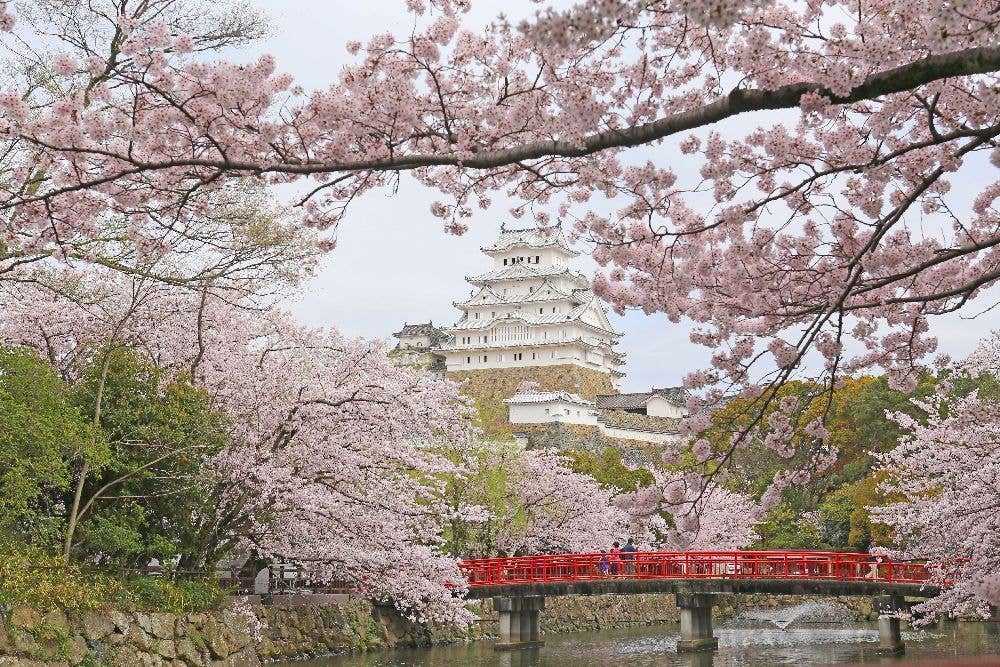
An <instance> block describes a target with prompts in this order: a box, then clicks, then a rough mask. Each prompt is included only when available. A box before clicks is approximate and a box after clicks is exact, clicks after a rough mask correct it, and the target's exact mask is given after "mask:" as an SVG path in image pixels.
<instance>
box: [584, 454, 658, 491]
mask: <svg viewBox="0 0 1000 667" xmlns="http://www.w3.org/2000/svg"><path fill="white" fill-rule="evenodd" d="M566 455H567V456H569V458H570V460H571V461H572V462H573V470H575V471H576V472H582V473H584V474H587V475H590V476H591V477H593V478H594V479H595V480H597V482H598V483H599V484H602V485H604V486H606V487H609V488H613V489H616V490H617V491H620V492H628V491H635V490H637V489H640V488H643V487H647V486H649V485H650V484H652V483H653V474H652V473H651V472H649V471H648V470H646V469H645V468H636V469H632V468H629V467H628V466H626V465H625V464H624V463H622V451H621V450H620V449H618V448H616V447H605V448H604V451H602V452H601V453H600V455H595V454H592V453H590V452H581V451H569V452H566Z"/></svg>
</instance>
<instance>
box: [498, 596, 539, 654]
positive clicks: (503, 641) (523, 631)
mask: <svg viewBox="0 0 1000 667" xmlns="http://www.w3.org/2000/svg"><path fill="white" fill-rule="evenodd" d="M542 609H545V597H544V596H541V595H527V596H523V597H496V598H493V610H494V611H496V612H497V614H498V615H499V617H500V641H499V642H497V643H496V644H495V645H494V646H493V648H494V649H496V650H497V651H505V650H508V649H517V648H529V647H532V646H541V645H542V644H544V643H545V642H543V641H541V638H540V635H541V623H540V614H541V611H542Z"/></svg>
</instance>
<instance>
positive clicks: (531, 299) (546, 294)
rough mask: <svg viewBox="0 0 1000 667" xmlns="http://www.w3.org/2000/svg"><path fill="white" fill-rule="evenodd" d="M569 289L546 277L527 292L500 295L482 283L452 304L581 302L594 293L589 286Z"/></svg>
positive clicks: (460, 305) (590, 297)
mask: <svg viewBox="0 0 1000 667" xmlns="http://www.w3.org/2000/svg"><path fill="white" fill-rule="evenodd" d="M571 291H572V294H569V293H567V292H564V291H563V290H561V289H559V288H558V287H556V286H555V285H553V284H552V283H551V282H549V281H548V279H546V280H544V281H542V284H541V285H539V286H538V287H536V288H534V289H533V290H531V291H530V292H528V293H527V294H517V295H512V296H501V295H499V294H497V293H496V290H494V289H492V288H491V287H490V286H489V285H483V287H482V289H480V290H479V292H477V293H475V294H473V295H472V296H470V297H469V298H468V299H466V300H465V301H456V302H454V303H453V305H454V306H455V307H456V308H462V306H496V305H500V304H508V303H537V302H540V301H563V300H567V299H569V300H572V301H577V302H583V301H590V299H592V298H593V297H594V293H593V292H592V291H591V290H590V288H589V287H581V288H579V289H574V290H571Z"/></svg>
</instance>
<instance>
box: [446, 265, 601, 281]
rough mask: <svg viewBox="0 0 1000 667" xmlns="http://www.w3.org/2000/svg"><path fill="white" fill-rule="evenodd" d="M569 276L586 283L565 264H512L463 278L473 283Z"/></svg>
mask: <svg viewBox="0 0 1000 667" xmlns="http://www.w3.org/2000/svg"><path fill="white" fill-rule="evenodd" d="M563 275H565V276H569V277H572V278H575V279H577V280H579V281H581V283H582V285H587V284H588V283H587V279H586V278H585V277H584V276H583V275H582V274H580V273H577V272H576V271H573V270H571V269H569V268H567V267H565V266H543V267H539V268H535V267H532V266H528V265H527V264H514V265H512V266H505V267H503V268H500V269H493V270H492V271H487V272H486V273H481V274H479V275H478V276H467V277H466V278H465V280H466V281H467V282H470V283H472V284H473V285H479V284H482V283H487V282H492V281H496V280H531V279H533V278H547V277H549V276H563Z"/></svg>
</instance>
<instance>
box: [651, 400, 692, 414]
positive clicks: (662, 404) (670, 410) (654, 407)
mask: <svg viewBox="0 0 1000 667" xmlns="http://www.w3.org/2000/svg"><path fill="white" fill-rule="evenodd" d="M646 414H647V415H649V416H650V417H683V416H684V415H686V414H687V410H686V409H685V408H682V407H680V406H678V405H674V404H673V403H671V402H670V401H668V400H666V399H665V398H662V397H660V396H653V397H652V398H650V399H649V400H648V401H646Z"/></svg>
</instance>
